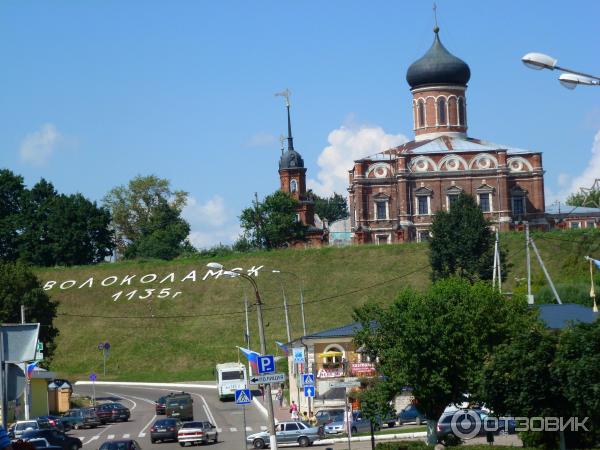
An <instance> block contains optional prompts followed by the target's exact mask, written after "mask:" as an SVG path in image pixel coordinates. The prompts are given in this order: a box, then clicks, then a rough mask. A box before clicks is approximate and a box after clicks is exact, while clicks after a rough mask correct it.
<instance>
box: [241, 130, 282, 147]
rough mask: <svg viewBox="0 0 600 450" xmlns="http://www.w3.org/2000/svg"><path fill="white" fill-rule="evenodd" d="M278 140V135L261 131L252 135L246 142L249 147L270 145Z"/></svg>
mask: <svg viewBox="0 0 600 450" xmlns="http://www.w3.org/2000/svg"><path fill="white" fill-rule="evenodd" d="M275 142H277V137H276V136H273V135H272V134H271V133H265V132H264V131H260V132H258V133H256V134H255V135H253V136H251V137H250V139H248V141H247V142H246V145H247V146H248V147H270V146H272V145H273V144H275Z"/></svg>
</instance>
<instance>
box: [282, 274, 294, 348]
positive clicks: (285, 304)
mask: <svg viewBox="0 0 600 450" xmlns="http://www.w3.org/2000/svg"><path fill="white" fill-rule="evenodd" d="M281 293H282V294H283V310H284V312H285V331H286V333H287V341H288V342H292V336H291V334H290V316H289V312H288V302H287V297H286V296H285V288H284V287H283V283H281Z"/></svg>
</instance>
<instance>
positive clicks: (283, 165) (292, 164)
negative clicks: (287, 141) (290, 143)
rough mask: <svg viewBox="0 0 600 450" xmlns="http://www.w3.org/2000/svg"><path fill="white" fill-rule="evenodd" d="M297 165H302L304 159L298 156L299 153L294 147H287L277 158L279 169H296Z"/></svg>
mask: <svg viewBox="0 0 600 450" xmlns="http://www.w3.org/2000/svg"><path fill="white" fill-rule="evenodd" d="M299 167H304V160H303V159H302V156H300V153H298V152H297V151H296V150H294V149H288V150H287V151H286V152H285V153H284V154H283V155H281V158H279V168H280V169H297V168H299Z"/></svg>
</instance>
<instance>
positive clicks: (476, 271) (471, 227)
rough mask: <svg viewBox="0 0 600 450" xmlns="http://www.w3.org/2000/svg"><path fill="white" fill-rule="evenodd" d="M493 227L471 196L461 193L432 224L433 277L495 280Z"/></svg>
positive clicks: (436, 278)
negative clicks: (447, 209) (493, 278)
mask: <svg viewBox="0 0 600 450" xmlns="http://www.w3.org/2000/svg"><path fill="white" fill-rule="evenodd" d="M489 226H490V224H489V222H488V221H487V220H486V219H485V217H484V216H483V213H482V212H481V209H480V208H479V206H478V205H477V203H476V202H475V199H473V197H471V196H470V195H466V194H461V195H460V196H459V197H458V199H457V200H456V202H455V203H454V204H453V205H452V206H451V207H450V211H443V210H442V211H438V212H437V213H436V214H435V217H434V219H433V223H432V225H431V233H432V235H433V237H432V238H431V241H430V243H429V249H430V251H429V261H430V263H431V268H432V278H433V280H434V281H435V280H439V279H441V278H446V277H450V276H459V277H461V278H466V279H467V280H469V281H471V282H474V281H477V280H491V279H492V274H493V261H494V236H493V235H492V231H491V230H490V227H489ZM505 259H506V258H502V260H505ZM503 272H504V273H505V272H506V271H505V270H504V271H503Z"/></svg>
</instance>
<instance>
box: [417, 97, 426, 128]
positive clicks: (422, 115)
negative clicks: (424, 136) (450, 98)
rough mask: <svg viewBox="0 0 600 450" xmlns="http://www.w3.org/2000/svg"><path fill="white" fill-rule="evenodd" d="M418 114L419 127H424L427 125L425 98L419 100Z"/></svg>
mask: <svg viewBox="0 0 600 450" xmlns="http://www.w3.org/2000/svg"><path fill="white" fill-rule="evenodd" d="M417 115H418V116H419V121H418V123H419V128H423V127H424V126H425V102H424V101H423V100H419V103H418V104H417Z"/></svg>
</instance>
